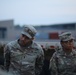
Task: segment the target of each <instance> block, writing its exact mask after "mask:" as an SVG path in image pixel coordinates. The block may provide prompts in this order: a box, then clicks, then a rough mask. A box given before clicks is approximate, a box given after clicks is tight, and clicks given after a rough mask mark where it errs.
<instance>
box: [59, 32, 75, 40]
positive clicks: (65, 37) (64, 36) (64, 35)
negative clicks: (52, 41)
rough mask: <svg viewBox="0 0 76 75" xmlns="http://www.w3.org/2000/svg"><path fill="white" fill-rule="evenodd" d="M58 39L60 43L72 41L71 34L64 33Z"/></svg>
mask: <svg viewBox="0 0 76 75" xmlns="http://www.w3.org/2000/svg"><path fill="white" fill-rule="evenodd" d="M59 38H60V40H61V41H68V40H71V39H74V37H73V36H72V34H71V32H64V33H62V34H60V35H59Z"/></svg>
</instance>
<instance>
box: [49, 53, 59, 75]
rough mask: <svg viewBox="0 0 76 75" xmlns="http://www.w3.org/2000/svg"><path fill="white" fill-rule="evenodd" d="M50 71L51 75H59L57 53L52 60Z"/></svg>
mask: <svg viewBox="0 0 76 75" xmlns="http://www.w3.org/2000/svg"><path fill="white" fill-rule="evenodd" d="M49 69H50V73H51V75H58V70H57V64H56V56H55V53H54V54H53V56H52V58H51V59H50V66H49Z"/></svg>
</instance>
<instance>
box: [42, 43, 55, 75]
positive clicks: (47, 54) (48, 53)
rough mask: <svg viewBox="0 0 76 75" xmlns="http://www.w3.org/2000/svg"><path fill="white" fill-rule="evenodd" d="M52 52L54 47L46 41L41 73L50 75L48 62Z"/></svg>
mask: <svg viewBox="0 0 76 75" xmlns="http://www.w3.org/2000/svg"><path fill="white" fill-rule="evenodd" d="M52 47H53V46H52ZM54 52H55V49H54V48H51V45H50V44H49V43H46V45H45V49H44V66H43V71H42V73H41V75H50V71H49V64H50V59H51V57H52V55H53V53H54Z"/></svg>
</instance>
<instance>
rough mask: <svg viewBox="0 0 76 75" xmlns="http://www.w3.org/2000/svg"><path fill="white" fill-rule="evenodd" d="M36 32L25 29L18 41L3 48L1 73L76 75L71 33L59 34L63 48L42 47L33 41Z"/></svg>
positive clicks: (75, 56) (75, 57)
mask: <svg viewBox="0 0 76 75" xmlns="http://www.w3.org/2000/svg"><path fill="white" fill-rule="evenodd" d="M36 33H37V31H36V29H35V28H34V27H33V26H25V27H24V29H23V31H22V32H21V35H20V37H19V39H17V40H14V41H11V42H9V43H7V44H5V45H2V47H1V49H0V50H1V51H2V52H1V53H2V55H0V56H2V57H0V68H1V71H2V70H3V72H5V73H7V74H10V73H11V74H12V75H76V50H75V49H74V40H75V38H74V37H73V36H72V34H71V32H64V33H62V34H60V35H59V38H60V44H61V47H60V48H58V47H56V48H55V49H50V46H48V45H47V46H46V47H45V48H42V47H41V46H40V45H39V44H38V43H36V42H35V41H34V37H35V35H36Z"/></svg>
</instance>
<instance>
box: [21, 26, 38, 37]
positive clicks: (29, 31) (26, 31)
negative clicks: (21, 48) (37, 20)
mask: <svg viewBox="0 0 76 75" xmlns="http://www.w3.org/2000/svg"><path fill="white" fill-rule="evenodd" d="M21 33H22V34H24V35H26V36H27V37H29V38H32V37H34V36H35V34H36V33H37V31H36V29H35V28H34V27H33V26H27V25H26V26H25V27H24V29H23V31H22V32H21Z"/></svg>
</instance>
